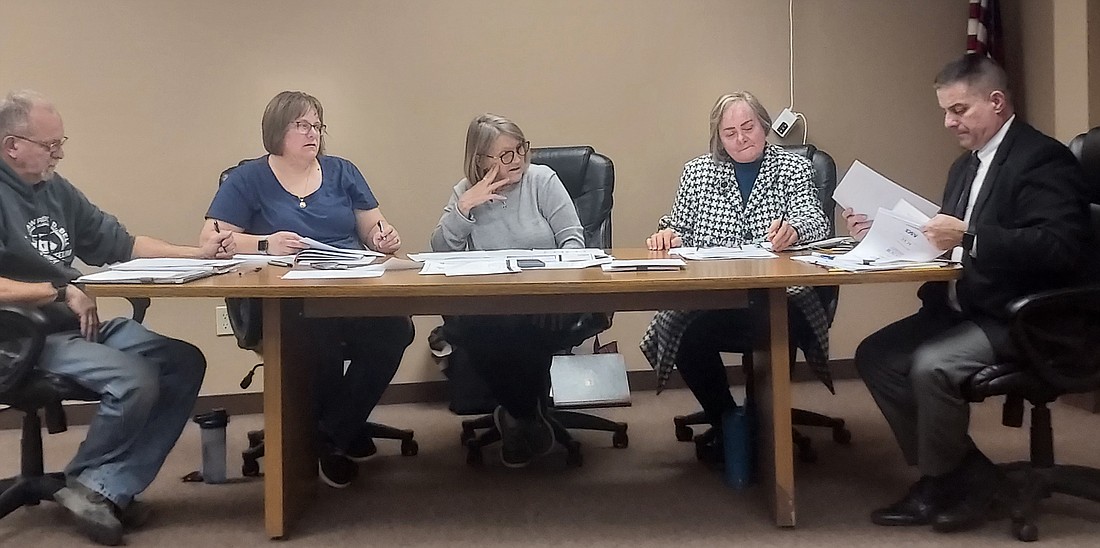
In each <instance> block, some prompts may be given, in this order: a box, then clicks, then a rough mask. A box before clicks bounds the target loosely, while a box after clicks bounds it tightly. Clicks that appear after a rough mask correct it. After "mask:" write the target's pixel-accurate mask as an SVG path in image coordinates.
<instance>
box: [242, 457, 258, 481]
mask: <svg viewBox="0 0 1100 548" xmlns="http://www.w3.org/2000/svg"><path fill="white" fill-rule="evenodd" d="M241 475H242V476H244V477H246V478H258V477H260V463H259V462H256V461H254V460H246V461H244V463H243V464H241Z"/></svg>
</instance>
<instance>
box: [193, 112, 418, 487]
mask: <svg viewBox="0 0 1100 548" xmlns="http://www.w3.org/2000/svg"><path fill="white" fill-rule="evenodd" d="M261 125H262V129H263V142H264V148H265V149H267V152H268V153H269V154H268V155H266V156H263V157H261V158H257V159H255V160H249V161H247V162H244V163H242V164H241V165H240V166H238V167H236V168H234V169H233V170H232V171H230V172H229V173H228V174H227V175H226V176H225V180H224V181H223V182H222V184H221V186H220V187H219V188H218V192H217V194H216V195H215V196H214V201H213V202H212V203H211V204H210V209H209V210H208V211H207V213H206V217H207V219H206V223H205V225H204V226H203V234H204V235H209V233H211V232H216V231H219V230H222V231H224V230H228V231H232V232H234V233H236V234H234V238H235V241H236V242H237V249H238V251H239V252H240V253H267V254H271V255H288V254H293V253H296V252H298V251H299V250H302V249H305V248H306V247H308V246H307V245H306V244H304V243H303V242H302V238H303V237H309V238H313V239H315V240H317V241H320V242H323V243H326V244H330V245H333V246H336V247H342V248H356V249H362V248H363V246H366V247H367V248H370V249H373V250H375V251H378V252H381V253H394V252H396V251H397V250H398V249H399V248H400V247H401V237H400V236H399V235H398V233H397V230H396V229H395V228H394V227H393V225H391V224H389V223H388V222H386V219H385V217H383V216H382V212H381V210H379V209H378V200H376V199H375V197H374V194H373V193H372V192H371V190H370V187H369V186H367V181H366V180H365V179H364V178H363V175H362V174H361V173H360V172H359V169H358V168H356V167H355V165H354V164H352V163H351V162H349V161H347V160H345V159H343V158H338V157H336V156H327V155H325V153H324V152H325V124H324V111H323V109H322V108H321V102H320V101H318V100H317V98H315V97H313V96H311V95H308V94H306V93H303V92H300V91H284V92H282V93H280V94H278V95H276V96H275V98H274V99H272V100H271V102H270V103H268V105H267V109H266V110H265V111H264V116H263V122H262V124H261ZM313 322H314V323H313V328H314V329H313V336H314V340H316V341H317V343H318V346H317V348H318V351H319V352H320V354H319V355H320V356H321V362H322V363H321V364H320V365H319V367H318V368H317V377H316V380H315V382H316V398H317V417H318V419H319V420H318V430H319V432H318V433H319V436H320V438H321V441H322V451H321V457H320V472H321V479H322V480H324V481H325V483H328V484H329V485H331V486H333V487H346V486H347V485H349V484H350V483H351V481H352V480H353V479H354V478H355V476H356V474H357V473H358V465H357V463H358V462H360V461H362V460H364V459H366V457H369V456H370V455H371V454H373V453H374V451H375V448H374V443H373V441H372V440H371V439H370V436H369V435H368V434H367V433H366V432H365V431H364V428H365V427H364V424H365V423H366V420H367V417H368V416H370V413H371V411H372V410H373V409H374V406H375V405H377V404H378V400H379V399H380V398H381V397H382V392H383V391H385V389H386V386H388V385H389V383H390V380H392V379H393V376H394V374H395V373H396V372H397V368H398V366H399V365H400V364H401V356H402V355H403V354H404V352H405V348H406V347H408V345H409V344H410V343H411V342H412V339H413V325H412V322H411V321H410V320H409V318H407V317H388V318H337V319H325V320H313ZM345 357H350V359H351V363H350V365H349V366H348V368H347V371H346V372H345V371H344V370H343V363H344V358H345Z"/></svg>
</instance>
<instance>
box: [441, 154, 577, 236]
mask: <svg viewBox="0 0 1100 548" xmlns="http://www.w3.org/2000/svg"><path fill="white" fill-rule="evenodd" d="M471 186H472V185H471V184H470V182H469V181H467V180H466V179H462V180H461V181H459V182H458V184H456V185H455V186H454V189H453V191H452V192H451V198H450V200H448V201H447V207H444V208H443V216H441V217H440V218H439V225H438V226H436V227H435V230H434V231H432V251H467V250H478V251H485V250H493V249H555V248H559V249H564V248H583V247H584V229H583V228H582V227H581V221H580V218H578V217H577V210H576V209H575V208H574V207H573V200H572V199H570V198H569V193H568V192H567V191H566V190H565V186H563V185H562V183H561V179H559V178H558V174H557V173H554V170H552V169H550V168H549V167H546V166H543V165H538V164H531V166H530V167H528V169H527V172H526V173H524V174H523V178H522V179H520V181H519V182H518V183H516V184H514V185H511V187H509V188H507V189H504V190H502V191H499V192H498V193H499V194H500V195H502V196H504V197H506V198H508V199H507V200H505V201H499V200H498V201H493V202H486V203H484V204H481V205H479V206H477V207H475V208H473V209H471V210H470V216H469V217H466V216H465V215H463V214H462V213H461V212H459V211H458V205H457V204H458V198H459V196H461V195H462V193H463V192H466V190H468V189H469V188H470V187H471Z"/></svg>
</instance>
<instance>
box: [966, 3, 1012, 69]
mask: <svg viewBox="0 0 1100 548" xmlns="http://www.w3.org/2000/svg"><path fill="white" fill-rule="evenodd" d="M1001 42H1002V38H1001V8H1000V6H999V5H998V2H997V0H970V18H969V20H968V21H967V23H966V52H967V53H984V54H986V55H988V56H990V57H992V58H993V60H994V61H997V62H998V63H1000V64H1001V65H1002V66H1004V51H1003V45H1002V43H1001Z"/></svg>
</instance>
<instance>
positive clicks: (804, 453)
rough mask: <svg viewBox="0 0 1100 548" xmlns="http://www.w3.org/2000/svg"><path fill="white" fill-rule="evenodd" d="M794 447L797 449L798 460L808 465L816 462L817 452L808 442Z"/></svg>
mask: <svg viewBox="0 0 1100 548" xmlns="http://www.w3.org/2000/svg"><path fill="white" fill-rule="evenodd" d="M795 445H797V447H798V460H800V461H802V462H805V463H809V464H812V463H815V462H817V451H816V450H814V446H813V445H811V444H810V441H809V440H806V441H805V442H802V443H796V444H795Z"/></svg>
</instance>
